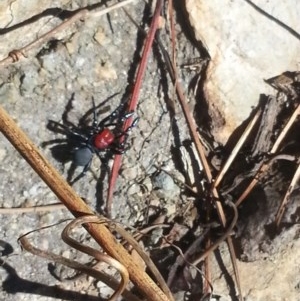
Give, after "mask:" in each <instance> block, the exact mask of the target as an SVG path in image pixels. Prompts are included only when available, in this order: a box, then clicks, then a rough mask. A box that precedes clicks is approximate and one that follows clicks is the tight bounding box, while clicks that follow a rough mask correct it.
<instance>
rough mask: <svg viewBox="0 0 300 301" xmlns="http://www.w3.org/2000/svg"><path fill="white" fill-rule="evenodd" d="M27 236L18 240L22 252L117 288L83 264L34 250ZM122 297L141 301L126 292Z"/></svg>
mask: <svg viewBox="0 0 300 301" xmlns="http://www.w3.org/2000/svg"><path fill="white" fill-rule="evenodd" d="M26 236H27V234H25V235H23V236H21V237H20V238H19V239H18V240H19V242H20V244H21V246H22V248H23V249H24V250H26V251H27V252H29V253H31V254H33V255H36V256H39V257H42V258H45V259H47V260H49V261H53V262H56V263H59V264H62V265H65V266H67V267H69V268H72V269H74V270H76V271H79V272H81V273H84V274H86V275H88V276H91V277H94V278H95V279H97V280H99V281H101V282H103V283H105V284H106V285H108V286H109V287H111V288H112V289H114V290H116V289H117V288H118V287H119V284H118V282H117V281H116V280H114V279H112V278H111V276H110V275H107V274H105V273H103V272H101V271H99V270H97V269H95V268H91V267H88V266H86V265H84V264H81V263H78V262H77V261H74V260H71V259H69V258H66V257H64V256H61V255H57V254H55V253H52V252H50V251H46V250H41V249H39V248H36V247H35V246H33V245H32V244H31V243H30V242H29V240H28V238H27V237H26ZM123 295H124V297H125V298H126V299H127V300H130V301H141V300H140V299H138V298H137V297H136V296H134V295H133V294H132V293H130V292H129V291H128V290H126V291H124V292H123Z"/></svg>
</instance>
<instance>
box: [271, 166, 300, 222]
mask: <svg viewBox="0 0 300 301" xmlns="http://www.w3.org/2000/svg"><path fill="white" fill-rule="evenodd" d="M299 178H300V164H299V165H298V167H297V170H296V172H295V174H294V176H293V179H292V181H291V183H290V185H289V188H288V190H287V192H286V194H285V196H284V198H283V200H282V202H281V204H280V207H279V209H278V212H277V214H276V217H275V224H276V226H277V227H279V225H280V222H281V219H282V217H283V214H284V211H285V209H286V206H287V205H288V202H289V201H290V196H291V193H292V192H293V190H294V188H295V186H296V184H297V183H298V181H299Z"/></svg>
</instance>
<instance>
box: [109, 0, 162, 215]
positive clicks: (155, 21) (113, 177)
mask: <svg viewBox="0 0 300 301" xmlns="http://www.w3.org/2000/svg"><path fill="white" fill-rule="evenodd" d="M162 6H163V0H158V1H157V2H156V8H155V11H154V14H153V18H152V22H151V25H150V29H149V32H148V35H147V38H146V42H145V45H144V49H143V53H142V58H141V62H140V65H139V68H138V71H137V75H136V81H135V85H134V88H133V92H132V95H131V98H130V101H129V107H128V111H129V112H131V111H135V110H136V107H137V103H138V98H139V93H140V90H141V86H142V80H143V77H144V74H145V71H146V67H147V61H148V58H149V55H150V50H151V47H152V44H153V41H154V38H155V33H156V30H157V28H158V25H159V16H160V13H161V10H162ZM131 123H132V118H128V119H126V121H125V122H124V126H123V131H126V129H127V128H128V127H129V126H130V125H131ZM120 142H122V141H120ZM121 159H122V156H121V155H116V156H115V158H114V162H113V166H112V169H111V174H110V179H109V187H108V192H107V200H106V202H107V203H106V211H107V214H108V216H110V215H111V206H112V197H113V191H114V188H115V185H116V181H117V177H118V173H119V170H120V166H121Z"/></svg>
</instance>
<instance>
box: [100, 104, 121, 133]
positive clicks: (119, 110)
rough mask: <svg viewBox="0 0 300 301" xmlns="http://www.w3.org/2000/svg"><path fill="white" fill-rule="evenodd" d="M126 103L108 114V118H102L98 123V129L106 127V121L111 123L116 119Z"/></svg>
mask: <svg viewBox="0 0 300 301" xmlns="http://www.w3.org/2000/svg"><path fill="white" fill-rule="evenodd" d="M125 105H126V103H125V102H124V103H121V104H120V105H119V106H118V107H117V108H116V109H115V110H114V111H113V112H112V113H111V114H109V115H108V116H106V117H105V118H103V119H102V120H101V121H100V122H99V123H98V128H102V127H104V126H106V123H107V122H108V121H111V120H113V119H115V118H116V117H118V116H119V115H120V114H121V112H122V110H123V109H124V107H125Z"/></svg>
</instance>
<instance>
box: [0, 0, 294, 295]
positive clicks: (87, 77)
mask: <svg viewBox="0 0 300 301" xmlns="http://www.w3.org/2000/svg"><path fill="white" fill-rule="evenodd" d="M94 3H96V1H84V5H83V3H82V1H72V2H70V1H46V0H44V1H33V0H32V1H17V2H15V1H7V2H6V3H4V2H3V3H2V4H1V6H0V12H1V13H0V15H1V18H0V22H1V25H0V27H1V28H2V29H0V35H1V38H2V41H1V45H0V58H1V59H2V58H5V57H6V56H7V54H8V53H9V52H10V51H11V50H14V49H18V48H20V47H23V46H24V45H26V44H28V43H29V42H31V41H33V40H34V39H36V38H37V37H39V36H41V35H42V34H43V33H45V32H47V31H49V30H50V29H52V28H54V27H55V26H57V25H58V24H60V23H61V19H60V18H62V16H63V15H64V14H61V12H62V11H63V12H64V13H65V14H67V12H68V11H74V10H76V9H78V8H80V7H82V6H85V5H92V4H94ZM50 8H51V9H50ZM126 10H127V13H128V14H130V16H131V17H132V19H134V20H136V22H137V23H138V24H139V25H140V26H142V27H144V24H149V20H150V16H151V8H149V7H148V6H147V5H145V3H144V2H143V1H135V2H133V3H132V4H129V5H127V6H126ZM175 10H176V14H175V15H176V27H175V30H176V50H177V63H178V66H180V68H179V70H180V78H181V79H182V82H181V84H182V85H183V87H184V89H185V91H186V95H187V97H188V99H189V106H190V109H191V111H192V112H193V114H194V116H195V118H196V119H197V118H198V119H197V122H198V121H199V124H198V125H199V126H200V125H202V126H203V124H204V123H205V120H206V118H207V115H208V114H207V112H205V109H207V108H206V107H205V106H204V105H203V99H200V97H201V93H199V92H197V93H195V90H196V89H201V81H199V79H200V75H203V69H201V66H202V67H203V66H205V64H206V59H207V57H208V56H207V53H206V51H205V49H204V48H202V47H201V45H200V44H199V43H198V42H197V41H196V40H194V38H193V32H192V28H191V27H190V26H189V24H188V18H187V15H186V12H185V8H184V6H183V5H181V4H180V5H179V4H178V3H176V5H175ZM33 16H36V17H33ZM143 37H144V34H143V33H141V32H140V31H139V30H138V29H137V27H136V25H135V24H133V22H132V21H131V20H130V18H129V17H128V15H127V14H126V13H125V12H124V11H123V10H122V9H118V10H114V11H112V12H111V13H110V14H109V15H104V16H101V17H97V18H93V17H89V18H87V19H85V20H84V21H83V20H79V21H77V22H76V23H75V24H72V25H70V26H68V27H67V28H66V29H64V30H62V31H61V32H59V33H58V34H57V35H56V36H55V39H52V40H51V41H50V42H47V43H44V44H43V45H42V46H40V47H34V48H33V49H32V50H30V51H29V52H28V54H27V56H26V57H25V58H21V60H20V61H19V62H16V63H13V64H9V65H7V66H5V67H1V73H0V104H1V106H2V107H3V108H4V109H5V110H7V112H8V113H9V114H10V115H11V116H12V117H13V119H14V120H15V121H16V122H17V124H18V126H19V127H20V128H21V129H22V130H23V131H24V132H25V133H26V134H27V135H28V136H29V137H30V139H31V140H32V141H33V142H34V143H35V144H36V146H37V147H38V148H39V150H40V151H41V153H42V154H43V155H44V156H45V157H46V158H47V160H49V161H50V162H51V164H53V166H54V167H55V168H56V169H57V170H58V171H59V172H60V173H61V174H62V175H63V176H64V177H65V178H68V177H70V178H71V179H74V178H75V177H76V176H77V175H79V174H80V172H81V170H82V168H81V167H78V168H77V169H76V170H75V171H74V174H72V173H71V172H70V170H72V164H71V161H70V158H71V157H70V149H69V147H70V145H66V144H64V142H59V143H54V144H51V143H48V142H49V141H51V140H54V139H62V138H64V136H63V135H61V134H59V133H56V132H54V131H51V130H49V120H52V121H56V122H63V121H64V120H65V119H66V118H67V119H68V121H70V122H72V123H74V124H78V122H79V120H80V118H81V117H82V116H84V115H85V114H86V113H87V112H90V110H91V109H92V97H93V98H94V99H95V103H96V106H97V114H98V118H99V120H101V119H102V118H103V117H104V116H107V115H108V114H109V113H110V112H112V111H113V110H114V109H115V108H117V107H118V105H119V104H120V103H121V101H122V100H123V101H126V99H127V98H128V95H129V92H130V91H131V90H132V86H133V83H134V75H135V73H136V70H137V66H138V62H139V60H140V55H141V49H142V43H143ZM160 37H161V40H162V42H163V44H164V46H165V47H166V49H167V50H168V52H169V53H170V40H169V38H168V34H167V33H166V32H165V31H162V32H161V35H160ZM199 58H200V62H201V64H200V69H196V70H194V69H193V70H190V69H188V68H186V66H187V65H188V64H190V62H191V61H194V60H196V59H198V60H199ZM201 72H202V73H201ZM198 84H199V85H198ZM198 91H199V90H198ZM115 94H116V95H115ZM106 100H107V101H106ZM105 101H106V102H105ZM103 102H105V103H104V104H103ZM101 104H102V105H101ZM68 105H69V106H68ZM202 113H203V114H202ZM199 116H200V117H199ZM134 117H138V118H139V120H138V123H137V125H136V127H135V128H134V129H132V131H131V132H130V135H129V137H128V144H129V145H130V148H129V149H128V150H127V151H126V153H125V154H124V156H123V159H122V167H121V171H120V175H119V178H118V181H117V185H116V189H115V192H114V198H113V207H112V217H113V218H114V219H117V220H118V221H120V222H122V223H124V224H125V225H129V226H136V225H138V226H140V227H143V226H146V225H147V223H148V222H149V220H148V218H149V219H150V220H152V219H154V218H155V217H157V216H158V215H159V214H162V213H163V214H165V216H166V219H165V222H166V223H167V222H168V221H172V222H174V220H176V221H177V223H179V224H181V225H182V229H181V230H182V231H183V232H184V231H186V232H185V233H187V232H189V231H190V229H192V228H193V226H192V225H191V223H193V222H194V221H195V218H194V215H195V214H197V213H195V211H193V210H191V211H190V212H189V213H188V214H186V210H187V208H190V207H189V206H190V204H191V203H193V202H194V199H193V198H192V197H191V196H190V195H189V194H188V193H187V192H186V191H185V190H183V189H182V186H180V185H179V184H178V183H175V182H174V178H175V179H178V180H180V181H184V182H186V184H191V183H193V177H194V176H193V175H192V173H193V171H194V170H195V169H196V167H195V163H194V162H195V161H193V160H194V155H193V152H192V149H193V146H192V143H191V138H190V135H189V131H188V127H187V125H186V122H185V119H184V116H183V114H182V111H181V108H180V105H179V104H178V102H177V100H176V97H175V92H174V89H173V85H172V83H171V79H170V76H169V75H168V73H167V71H166V66H165V63H164V59H163V57H162V55H161V52H160V50H159V48H158V46H157V45H155V46H154V48H153V52H152V53H151V55H150V60H149V62H148V65H147V71H146V74H145V78H144V80H143V85H142V88H141V93H140V97H139V105H138V108H137V111H136V112H135V115H134ZM88 119H89V121H90V122H91V119H92V116H91V114H89V115H88ZM0 162H1V166H0V195H1V197H0V207H2V208H16V207H30V206H41V205H46V204H53V203H57V202H58V200H57V198H56V197H55V195H54V194H53V193H52V192H51V191H50V190H49V189H48V187H47V186H46V184H44V183H43V182H42V181H41V179H40V178H39V177H38V176H37V174H36V173H35V172H34V171H33V170H32V169H31V168H30V166H29V165H28V164H27V163H26V162H25V160H23V158H22V157H21V156H20V155H19V153H18V152H17V151H16V150H15V149H14V148H13V147H12V145H11V144H10V143H9V142H8V141H7V140H6V139H5V138H4V137H2V138H1V139H0ZM108 165H109V166H111V161H110V162H109V164H108ZM159 168H162V169H163V170H165V171H167V172H168V173H171V175H172V177H171V176H169V175H168V173H165V172H163V171H159ZM107 183H108V174H107V168H105V167H104V166H103V164H101V162H100V160H99V159H98V158H97V156H94V158H93V161H92V165H91V168H90V170H89V171H88V172H87V174H86V175H85V176H84V177H83V178H81V179H79V180H78V181H77V182H76V183H75V184H74V185H73V188H74V189H75V190H76V192H77V193H78V194H79V195H80V196H81V197H82V198H84V200H86V202H87V204H88V205H89V206H90V207H91V208H93V210H95V211H96V212H99V213H103V212H105V197H106V192H107V185H108V184H107ZM192 207H193V206H192ZM0 214H1V215H0V216H1V236H0V243H1V250H2V252H1V253H2V261H3V262H2V266H1V268H0V277H1V281H2V288H1V290H0V300H7V301H12V300H24V301H27V300H31V301H34V300H40V301H52V300H101V299H99V296H101V297H102V298H106V297H107V295H108V294H110V293H111V291H110V290H108V289H106V287H105V286H104V285H103V284H101V283H99V282H96V283H95V282H94V281H93V280H92V279H89V278H88V279H87V278H81V279H79V280H76V281H60V280H59V278H66V277H68V276H70V275H72V272H71V271H70V270H68V269H66V268H64V267H62V266H60V265H56V264H54V263H49V262H47V261H45V260H44V259H42V258H39V257H36V256H33V255H31V254H29V253H26V252H22V250H21V248H20V246H19V245H18V241H17V239H18V237H19V236H20V235H22V234H24V233H26V232H29V231H32V230H34V229H39V228H41V227H44V226H47V225H54V224H55V225H54V226H53V227H51V228H47V229H45V230H43V231H39V232H34V233H32V234H31V236H30V237H31V238H32V241H33V242H34V243H35V245H38V246H39V247H40V248H42V249H49V250H51V251H52V252H54V253H57V254H62V255H64V256H66V257H69V258H73V259H79V260H81V261H83V262H84V261H87V257H86V256H85V255H80V254H78V253H77V252H76V251H74V250H72V249H70V248H69V247H68V246H66V245H65V244H64V243H63V242H62V241H61V239H60V233H61V231H62V229H63V227H64V225H65V224H66V223H59V222H60V221H63V220H65V219H68V218H72V215H71V214H70V213H69V212H68V211H67V210H66V209H64V208H61V209H55V210H48V211H45V212H38V213H37V212H31V213H18V212H14V211H13V210H11V211H10V212H5V213H0ZM177 219H178V220H177ZM199 227H200V226H198V227H195V228H194V229H198V228H199ZM297 229H298V230H297ZM297 229H296V228H295V229H294V230H293V231H294V232H292V233H291V234H290V235H288V234H286V236H283V237H281V239H283V241H278V242H277V245H280V246H281V248H279V250H278V252H276V251H274V252H272V254H271V255H266V254H262V256H257V258H255V261H252V262H243V261H241V260H238V267H239V270H240V278H241V284H242V287H243V292H244V296H245V300H247V301H259V300H270V301H271V300H272V301H281V300H282V301H283V300H295V301H297V300H300V297H298V295H300V278H299V275H300V262H299V247H300V245H299V239H296V238H298V237H299V228H297ZM297 231H298V232H297ZM200 232H201V231H200ZM295 233H298V236H295ZM80 235H81V236H80V237H81V238H82V239H83V238H85V239H86V240H89V239H90V238H89V237H87V235H86V234H84V233H83V232H82V233H81V234H80ZM161 235H162V233H161V232H159V231H157V232H154V233H153V234H152V235H151V236H150V237H149V239H148V242H144V243H145V244H146V245H147V246H152V248H153V249H154V251H153V258H154V260H155V261H156V262H157V264H158V266H159V267H161V268H162V271H163V273H165V270H166V269H168V267H170V266H171V265H172V260H173V262H174V256H175V255H174V254H175V253H174V250H172V249H171V248H164V249H161V250H160V248H159V242H158V241H159V238H158V239H157V237H159V236H161ZM182 236H184V235H183V234H182ZM284 237H288V238H287V239H286V240H284ZM90 243H92V242H90ZM185 243H186V242H185V241H184V242H183V245H184V244H185ZM187 243H189V241H187ZM156 249H157V250H156ZM240 253H242V251H241V252H240ZM211 267H212V275H213V276H212V280H213V281H212V284H213V287H214V297H213V299H212V300H223V301H225V300H237V297H236V290H235V288H234V276H233V271H232V265H231V262H230V256H229V253H228V249H227V247H226V244H225V243H223V244H222V245H221V247H220V249H218V251H216V252H215V255H214V256H212V257H211ZM112 273H113V272H112ZM196 285H197V284H196ZM194 286H195V285H194ZM199 286H200V285H199ZM190 289H191V288H188V289H186V291H179V292H178V293H177V294H176V300H178V301H183V300H192V299H184V298H187V297H186V296H185V297H184V296H183V293H185V294H186V293H187V291H189V290H190ZM193 300H200V299H193Z"/></svg>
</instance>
